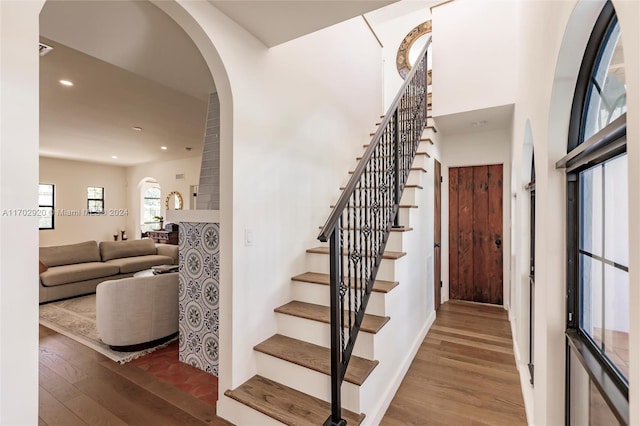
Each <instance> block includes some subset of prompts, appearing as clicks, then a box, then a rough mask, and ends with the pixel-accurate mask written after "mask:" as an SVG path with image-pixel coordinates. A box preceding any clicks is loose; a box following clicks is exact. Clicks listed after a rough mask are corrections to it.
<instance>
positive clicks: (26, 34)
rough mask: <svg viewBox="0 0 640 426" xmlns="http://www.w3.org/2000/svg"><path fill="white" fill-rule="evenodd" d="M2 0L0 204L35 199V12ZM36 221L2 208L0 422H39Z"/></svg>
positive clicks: (35, 6) (37, 4)
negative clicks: (7, 211) (5, 212)
mask: <svg viewBox="0 0 640 426" xmlns="http://www.w3.org/2000/svg"><path fill="white" fill-rule="evenodd" d="M42 3H43V2H42V1H33V2H5V1H3V2H0V209H1V210H2V211H4V210H5V209H32V208H36V207H37V206H38V196H37V191H36V189H37V187H38V186H37V185H38V55H37V54H35V48H34V46H35V45H36V44H37V43H38V13H39V11H40V8H41V7H42ZM37 258H38V222H37V219H36V218H35V217H26V216H12V217H6V216H0V349H1V352H0V424H3V425H35V424H37V423H38V286H37V285H36V284H35V283H37V282H38V272H37V269H36V259H37Z"/></svg>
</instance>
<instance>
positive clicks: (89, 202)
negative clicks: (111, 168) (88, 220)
mask: <svg viewBox="0 0 640 426" xmlns="http://www.w3.org/2000/svg"><path fill="white" fill-rule="evenodd" d="M90 189H100V190H101V192H102V197H101V198H91V197H90V196H89V190H90ZM92 201H100V202H101V203H102V209H101V210H100V211H92V210H91V207H90V205H91V202H92ZM104 213H105V205H104V187H103V186H87V214H88V215H91V216H100V215H104Z"/></svg>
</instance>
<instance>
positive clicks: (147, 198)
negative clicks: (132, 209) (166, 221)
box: [141, 183, 162, 232]
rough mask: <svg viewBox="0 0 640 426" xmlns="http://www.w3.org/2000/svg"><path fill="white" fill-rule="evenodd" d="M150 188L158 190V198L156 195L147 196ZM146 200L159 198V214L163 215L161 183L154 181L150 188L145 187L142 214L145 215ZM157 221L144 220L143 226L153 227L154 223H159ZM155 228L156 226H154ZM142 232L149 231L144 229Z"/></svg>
mask: <svg viewBox="0 0 640 426" xmlns="http://www.w3.org/2000/svg"><path fill="white" fill-rule="evenodd" d="M150 189H157V190H158V193H159V195H158V198H156V197H147V196H146V193H147V192H148V191H149V190H150ZM145 200H158V216H161V215H162V187H161V186H160V184H159V183H153V184H152V185H150V186H149V187H148V188H146V189H145V191H144V193H143V194H142V211H141V214H142V215H144V206H145ZM157 223H158V222H157V221H154V220H152V221H151V222H145V221H143V222H142V225H143V227H150V226H151V227H152V225H154V224H156V225H157ZM154 229H155V228H154ZM142 232H148V231H144V230H142Z"/></svg>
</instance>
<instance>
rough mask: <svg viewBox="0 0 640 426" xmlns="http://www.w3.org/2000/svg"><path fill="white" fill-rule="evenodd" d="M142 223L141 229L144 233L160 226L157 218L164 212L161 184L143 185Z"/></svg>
mask: <svg viewBox="0 0 640 426" xmlns="http://www.w3.org/2000/svg"><path fill="white" fill-rule="evenodd" d="M142 191H143V193H142V224H141V231H142V232H143V233H145V232H149V231H153V230H155V229H156V228H157V227H158V221H157V220H156V219H155V218H156V217H158V216H160V215H161V213H162V210H161V209H162V206H161V202H160V201H161V200H160V185H158V184H154V185H152V186H147V187H143V189H142Z"/></svg>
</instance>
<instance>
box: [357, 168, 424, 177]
mask: <svg viewBox="0 0 640 426" xmlns="http://www.w3.org/2000/svg"><path fill="white" fill-rule="evenodd" d="M410 170H411V171H412V172H425V173H426V172H427V170H426V169H425V168H423V167H411V169H410ZM353 173H354V170H349V174H350V175H352V174H353Z"/></svg>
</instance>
